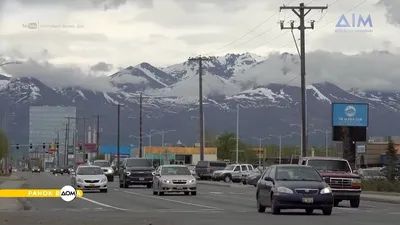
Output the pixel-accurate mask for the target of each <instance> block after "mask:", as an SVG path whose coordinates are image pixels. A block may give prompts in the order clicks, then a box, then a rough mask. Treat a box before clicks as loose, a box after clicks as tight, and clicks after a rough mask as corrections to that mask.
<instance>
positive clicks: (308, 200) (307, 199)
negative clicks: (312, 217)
mask: <svg viewBox="0 0 400 225" xmlns="http://www.w3.org/2000/svg"><path fill="white" fill-rule="evenodd" d="M313 202H314V199H313V198H303V203H313Z"/></svg>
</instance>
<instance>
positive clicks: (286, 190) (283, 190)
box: [277, 187, 293, 194]
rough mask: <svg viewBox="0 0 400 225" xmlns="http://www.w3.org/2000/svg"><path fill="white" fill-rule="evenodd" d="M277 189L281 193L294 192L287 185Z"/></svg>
mask: <svg viewBox="0 0 400 225" xmlns="http://www.w3.org/2000/svg"><path fill="white" fill-rule="evenodd" d="M277 190H278V192H279V193H285V194H293V191H292V190H291V189H289V188H287V187H278V189H277Z"/></svg>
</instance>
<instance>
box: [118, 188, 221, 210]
mask: <svg viewBox="0 0 400 225" xmlns="http://www.w3.org/2000/svg"><path fill="white" fill-rule="evenodd" d="M123 192H125V193H128V194H131V195H138V196H142V197H146V198H154V199H158V200H164V201H167V202H174V203H179V204H183V205H191V206H197V207H200V208H206V209H216V210H223V209H220V208H217V207H213V206H208V205H200V204H195V203H190V202H183V201H178V200H172V199H168V198H162V197H157V196H151V195H144V194H140V193H136V192H131V191H123Z"/></svg>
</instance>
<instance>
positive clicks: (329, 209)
mask: <svg viewBox="0 0 400 225" xmlns="http://www.w3.org/2000/svg"><path fill="white" fill-rule="evenodd" d="M322 213H323V214H324V215H325V216H330V215H331V214H332V207H330V208H324V209H322Z"/></svg>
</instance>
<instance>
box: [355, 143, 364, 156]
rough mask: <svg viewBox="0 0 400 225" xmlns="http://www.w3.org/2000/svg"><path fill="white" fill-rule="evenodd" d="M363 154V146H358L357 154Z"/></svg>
mask: <svg viewBox="0 0 400 225" xmlns="http://www.w3.org/2000/svg"><path fill="white" fill-rule="evenodd" d="M364 153H365V145H358V146H357V154H364Z"/></svg>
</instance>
